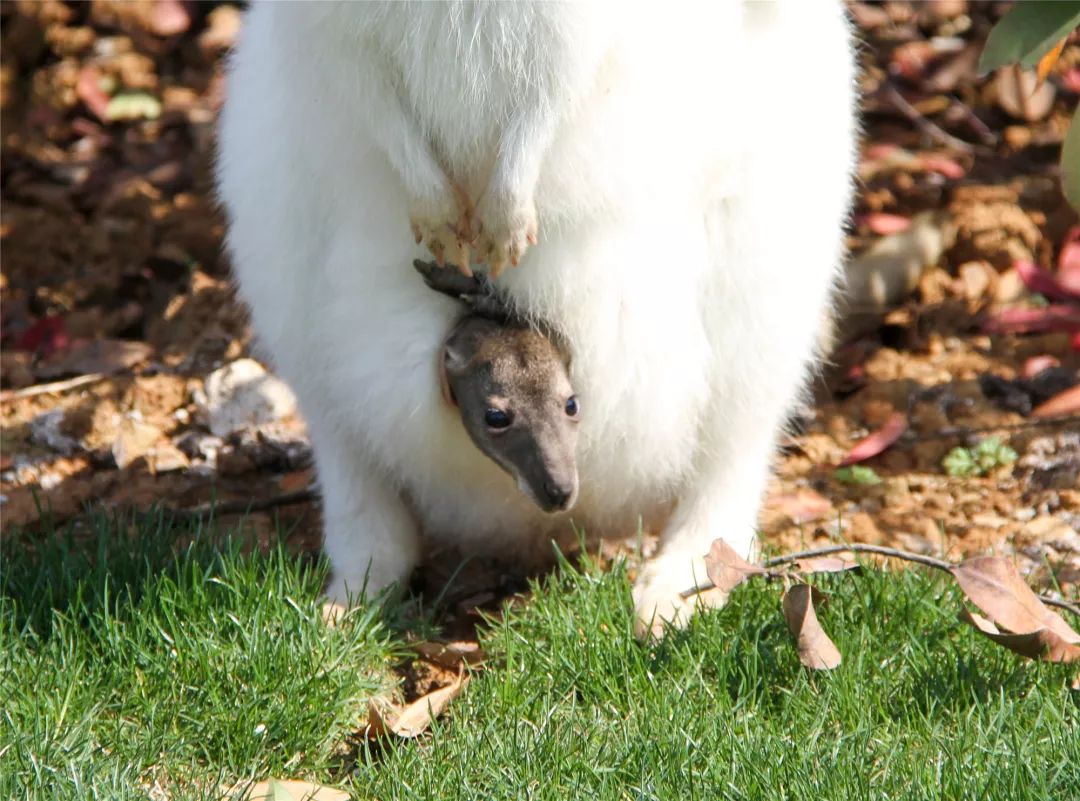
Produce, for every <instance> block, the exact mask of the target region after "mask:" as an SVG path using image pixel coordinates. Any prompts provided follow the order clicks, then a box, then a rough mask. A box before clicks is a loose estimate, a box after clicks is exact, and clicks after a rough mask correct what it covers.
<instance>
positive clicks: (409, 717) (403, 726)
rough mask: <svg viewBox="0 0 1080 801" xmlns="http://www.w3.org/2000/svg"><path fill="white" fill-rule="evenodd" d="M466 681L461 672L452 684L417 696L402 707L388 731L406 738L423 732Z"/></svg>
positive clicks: (464, 675)
mask: <svg viewBox="0 0 1080 801" xmlns="http://www.w3.org/2000/svg"><path fill="white" fill-rule="evenodd" d="M467 681H468V677H467V675H466V674H465V673H461V674H459V675H458V677H457V678H456V679H455V680H454V681H453V683H452V684H449V685H447V686H446V687H443V688H442V689H439V690H435V691H434V692H430V693H428V694H427V695H425V696H422V697H420V698H417V699H416V700H415V701H413V702H412V703H411V704H409V705H408V706H407V707H405V708H404V709H402V710H401V712H400V714H398V715H397V717H396V718H395V719H394V720H393V722H392V723H390V726H389V728H390V731H392V732H393V733H394V734H396V735H397V736H398V737H403V738H406V739H408V738H412V737H418V736H419V735H421V734H423V733H424V732H425V731H427V730H428V729H429V728H430V727H431V724H432V721H434V720H435V719H436V718H437V717H439V715H441V714H442V713H443V711H444V710H445V709H446V707H447V705H448V704H449V703H450V702H451V701H453V700H454V699H455V698H457V697H458V695H460V694H461V691H462V689H464V687H465V684H466V682H467Z"/></svg>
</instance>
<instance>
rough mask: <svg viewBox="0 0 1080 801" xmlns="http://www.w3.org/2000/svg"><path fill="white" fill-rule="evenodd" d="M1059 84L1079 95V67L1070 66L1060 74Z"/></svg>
mask: <svg viewBox="0 0 1080 801" xmlns="http://www.w3.org/2000/svg"><path fill="white" fill-rule="evenodd" d="M1061 85H1062V86H1063V87H1065V88H1066V89H1068V90H1069V91H1070V92H1072V93H1074V94H1078V95H1080V67H1070V68H1069V69H1067V70H1065V74H1064V75H1062V76H1061Z"/></svg>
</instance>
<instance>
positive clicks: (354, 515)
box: [219, 0, 855, 625]
mask: <svg viewBox="0 0 1080 801" xmlns="http://www.w3.org/2000/svg"><path fill="white" fill-rule="evenodd" d="M852 60H853V59H852V47H851V43H850V41H849V32H848V29H847V24H846V22H845V20H844V19H843V15H842V11H841V8H840V5H839V3H837V4H833V3H831V2H830V3H807V2H806V0H780V1H779V2H758V1H757V0H754V1H753V2H749V3H747V4H746V5H745V6H744V5H742V4H738V3H727V4H723V3H694V4H688V5H678V4H676V5H674V6H658V5H656V4H635V3H626V4H618V5H607V4H596V5H562V4H554V3H544V4H538V5H526V4H512V3H497V4H491V5H480V6H476V5H471V4H463V3H456V2H455V3H449V4H442V3H422V4H415V5H412V4H406V5H401V4H387V5H384V4H374V3H357V4H344V5H338V4H331V3H311V4H307V3H267V4H263V5H256V6H255V7H254V8H253V9H252V11H251V13H250V14H249V15H248V21H247V27H246V28H245V30H244V31H243V35H242V37H241V43H240V46H239V48H238V50H237V52H236V55H235V57H234V61H233V65H232V73H231V76H230V82H229V90H228V103H227V105H226V108H225V112H224V117H223V121H222V129H221V159H220V165H219V177H220V189H221V196H222V198H223V200H224V202H225V205H226V208H227V209H228V212H229V216H230V218H231V227H230V232H229V239H228V245H229V249H230V251H231V254H232V257H233V263H234V267H235V270H236V275H237V277H238V279H239V284H240V290H241V292H242V294H243V296H244V298H245V299H246V301H247V302H248V303H249V304H250V305H251V307H252V310H253V315H254V323H255V327H256V330H257V332H258V335H259V337H260V338H261V341H262V342H263V344H264V345H265V347H266V348H267V349H268V350H269V352H270V353H271V354H272V355H273V358H274V360H275V364H276V367H277V368H278V370H279V371H280V373H281V375H282V376H283V377H284V378H286V379H287V380H288V381H289V382H290V383H291V384H292V386H293V388H294V389H295V390H296V392H297V394H298V396H299V398H300V401H301V405H302V408H303V411H304V414H305V416H306V418H307V420H308V423H309V426H310V429H311V434H312V437H313V442H314V446H315V454H316V459H317V463H318V470H319V475H320V478H321V482H322V489H323V495H324V503H325V515H326V524H325V527H326V531H325V547H326V551H327V553H328V554H329V557H330V559H331V561H332V564H333V578H332V581H331V584H330V586H329V588H328V594H329V595H330V596H332V597H336V598H338V599H344V597H345V596H346V594H347V593H355V592H359V591H360V590H361V589H363V588H364V585H365V580H366V589H367V591H368V592H372V591H374V590H378V589H381V588H383V587H385V586H387V585H389V584H391V583H392V582H395V581H398V580H401V579H402V578H404V577H405V576H407V574H408V573H409V571H410V570H411V569H412V568H413V567H414V565H415V564H416V561H417V558H418V533H417V531H418V526H419V527H422V528H423V529H424V530H425V531H427V532H429V533H430V534H432V535H433V536H442V537H449V538H453V539H454V540H456V541H459V542H463V543H464V544H465V545H466V546H476V547H484V548H489V547H493V546H502V547H503V549H504V550H510V551H511V552H513V551H516V550H518V549H524V548H525V547H526V546H527V545H529V544H531V543H535V542H536V541H538V540H542V539H543V537H544V536H545V535H547V534H550V533H551V532H553V531H554V530H555V528H556V527H559V526H565V525H566V523H567V520H566V518H565V517H563V518H551V517H547V516H545V515H543V514H542V513H541V512H540V511H539V510H538V509H537V508H536V507H535V506H534V505H533V504H532V503H531V502H530V501H529V500H528V499H527V498H526V497H524V495H523V494H522V493H521V492H520V491H518V489H517V488H516V487H515V486H514V483H513V480H512V479H510V478H509V477H508V476H506V475H504V474H503V473H502V472H501V471H500V470H499V469H498V468H497V467H496V466H495V465H494V464H492V463H491V462H490V461H488V460H487V459H486V458H485V457H483V456H482V455H481V454H480V453H479V452H478V451H477V449H476V448H475V447H474V446H473V445H472V444H471V443H470V441H469V440H468V438H467V437H466V434H465V432H464V430H463V428H462V425H461V422H460V420H459V419H458V418H457V416H456V414H455V413H454V412H453V411H452V410H451V409H449V408H447V407H446V406H445V404H444V403H443V402H442V400H441V397H440V392H439V384H438V380H437V377H436V353H437V352H438V350H439V347H440V343H441V342H442V340H443V338H444V337H445V336H446V334H447V332H448V331H449V329H450V327H451V325H452V322H453V320H454V319H455V317H456V315H458V314H459V313H460V309H459V308H458V306H457V305H456V304H455V303H454V302H452V301H450V300H448V299H447V298H444V297H442V296H440V295H438V294H437V293H435V292H432V291H431V290H430V289H428V288H427V287H425V286H424V284H423V282H422V281H421V280H420V278H419V277H418V276H417V275H416V273H415V271H414V270H413V269H412V267H411V266H410V265H411V261H412V259H413V258H414V257H423V256H425V255H426V254H425V249H424V248H423V247H422V246H417V245H414V243H413V239H412V235H411V232H410V227H409V223H410V216H411V217H412V219H413V221H414V223H415V222H416V221H417V220H420V221H421V222H422V223H423V225H424V226H425V230H433V229H437V228H439V226H441V225H442V224H443V223H445V222H447V221H453V219H455V217H456V216H457V215H458V214H459V212H460V210H459V209H458V208H457V206H456V199H455V197H454V190H453V189H452V186H451V185H452V184H453V183H456V184H457V185H458V186H460V187H461V189H462V190H464V192H465V193H466V194H467V195H468V196H469V199H470V201H471V203H473V204H476V206H477V212H476V213H477V217H478V218H479V219H480V220H481V221H482V222H483V224H484V229H485V230H486V231H488V232H489V233H492V232H496V233H494V234H492V235H493V236H502V237H503V239H504V240H506V241H509V240H510V239H512V238H513V237H514V236H517V235H518V234H520V232H521V228H522V226H525V225H528V224H529V220H530V219H534V220H537V221H538V224H539V244H538V245H536V246H534V247H532V248H530V249H528V250H527V252H526V253H525V255H524V257H523V259H522V261H521V264H520V266H519V267H517V268H516V269H512V270H510V271H508V272H506V273H505V274H504V275H503V276H502V277H501V278H500V279H499V283H500V284H501V286H502V287H503V288H504V289H505V290H506V291H507V292H508V293H509V294H510V296H511V297H512V298H513V299H514V301H515V302H516V303H517V304H519V306H520V307H521V309H522V310H524V311H525V312H526V313H528V314H532V315H535V316H537V317H539V318H542V319H544V320H545V321H547V322H548V323H549V324H551V325H553V326H554V327H555V328H556V329H557V330H559V331H560V332H561V333H562V334H563V335H564V336H565V338H566V340H567V341H568V343H569V345H570V347H571V350H572V354H573V362H572V380H573V383H574V386H575V388H576V390H577V392H578V396H579V398H580V399H581V404H582V422H581V439H580V444H579V470H580V480H581V494H580V499H579V501H578V503H577V505H576V507H575V508H574V509H573V510H572V512H571V514H570V515H569V517H570V518H571V519H572V520H573V522H574V523H575V524H577V525H578V526H580V527H584V528H585V529H586V530H590V531H593V532H601V533H603V532H607V533H618V534H625V533H627V532H628V531H631V530H632V529H633V527H634V526H635V525H636V521H637V520H638V518H639V516H644V517H646V518H650V517H656V516H657V515H662V514H664V513H665V511H666V510H669V509H674V511H673V512H672V513H671V515H670V518H669V519H668V522H667V524H666V528H665V530H664V532H663V537H662V549H661V552H660V554H659V555H658V556H657V558H656V559H654V560H653V562H652V563H651V564H649V565H647V566H646V568H645V569H644V570H643V573H642V576H641V577H640V579H639V580H638V583H637V586H636V587H635V600H636V603H637V609H638V614H639V617H640V619H641V621H642V624H643V625H644V624H648V623H649V621H650V620H652V619H653V616H654V613H655V614H656V615H657V616H658V617H663V618H675V619H677V620H678V621H685V619H686V616H687V614H688V613H689V611H690V609H689V607H688V604H687V602H685V601H682V600H681V599H680V598H679V596H678V592H679V591H680V590H683V589H686V588H687V587H689V586H690V585H691V584H693V583H694V581H695V578H696V579H697V580H701V579H703V578H704V572H703V565H702V562H701V556H702V555H703V554H704V553H705V552H706V551H707V550H708V547H709V543H710V542H711V541H712V540H713V539H714V538H716V537H720V536H722V537H724V538H726V539H727V540H728V541H729V542H732V543H733V544H735V545H736V546H737V547H738V548H739V549H740V550H742V551H744V552H750V551H751V550H752V549H753V547H754V533H753V529H754V523H755V518H756V513H757V509H758V505H759V503H760V499H761V495H762V491H763V487H764V484H765V481H766V478H767V474H768V468H769V462H770V460H771V457H772V453H773V448H774V440H775V437H776V434H777V432H778V430H779V428H780V426H781V425H782V422H783V419H784V416H785V413H786V411H787V410H788V409H789V408H790V407H791V405H792V404H793V402H794V401H795V400H796V399H797V397H798V394H799V392H800V389H801V387H802V385H803V382H804V380H805V376H806V373H807V369H808V366H809V365H810V364H811V363H812V359H813V356H814V350H815V341H816V336H817V333H818V331H819V324H820V320H821V318H822V313H823V309H824V308H825V305H826V303H827V302H828V295H829V293H830V290H831V287H832V284H833V280H834V276H835V275H836V274H837V271H838V267H839V264H840V262H841V258H842V251H841V242H842V238H841V224H842V221H843V218H844V215H845V213H846V209H847V206H848V202H849V196H850V177H849V176H850V172H851V166H852V160H853V153H854V139H855V128H854V118H853V96H854V72H853V66H852ZM498 232H501V233H498ZM405 498H407V499H408V501H407V502H406V500H405ZM369 569H370V572H369Z"/></svg>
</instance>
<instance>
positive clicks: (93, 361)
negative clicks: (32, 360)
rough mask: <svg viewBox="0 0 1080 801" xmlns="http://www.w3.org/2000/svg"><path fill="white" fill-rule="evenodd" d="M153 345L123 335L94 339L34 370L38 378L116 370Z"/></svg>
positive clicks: (131, 363)
mask: <svg viewBox="0 0 1080 801" xmlns="http://www.w3.org/2000/svg"><path fill="white" fill-rule="evenodd" d="M153 351H154V349H153V348H152V347H150V346H149V345H147V344H146V343H145V342H132V341H130V340H127V339H95V340H92V341H90V342H87V343H85V344H82V345H78V344H76V345H73V346H72V347H71V348H70V349H69V350H67V351H65V352H64V353H62V354H59V355H57V356H55V357H53V358H51V359H48V360H47V361H44V362H42V363H41V364H39V365H38V366H37V368H36V369H35V372H36V373H37V375H38V376H39V377H41V378H56V377H58V376H62V375H69V374H74V375H86V374H89V373H104V374H106V375H107V374H109V373H116V372H119V371H120V370H126V369H127V368H129V367H133V366H135V365H136V364H138V363H139V362H141V361H145V360H146V359H147V358H148V357H149V356H150V354H151V353H153Z"/></svg>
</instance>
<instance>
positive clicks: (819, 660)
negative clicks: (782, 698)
mask: <svg viewBox="0 0 1080 801" xmlns="http://www.w3.org/2000/svg"><path fill="white" fill-rule="evenodd" d="M823 599H824V596H823V595H822V594H821V593H819V592H818V591H817V590H815V589H813V588H812V587H811V586H810V585H809V584H796V585H794V586H793V587H792V588H791V589H790V590H788V591H787V592H786V593H784V600H783V608H784V620H785V621H786V622H787V625H788V629H789V630H790V631H791V633H792V634H794V635H795V646H796V647H797V648H798V649H799V661H800V662H802V663H803V664H804V665H805V666H806V667H808V668H810V669H811V670H832V669H833V668H835V667H837V666H838V665H839V664H840V662H841V656H840V650H839V649H838V648H837V647H836V643H834V642H833V641H832V640H830V639H829V635H828V634H826V633H825V629H823V628H822V627H821V623H819V622H818V619H817V613H816V612H814V602H815V601H816V602H818V603H820V602H821V601H822V600H823Z"/></svg>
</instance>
